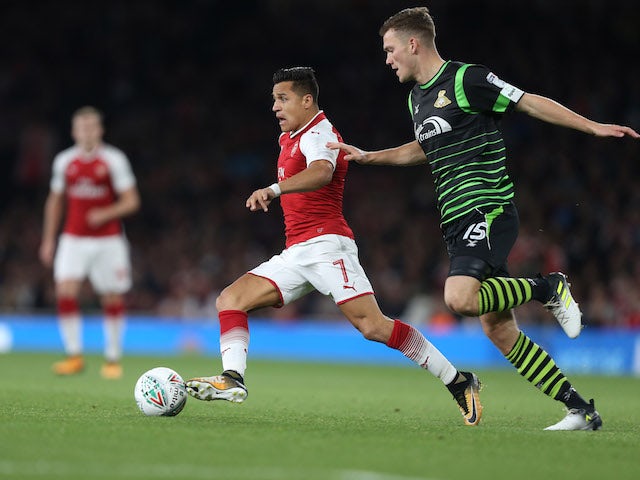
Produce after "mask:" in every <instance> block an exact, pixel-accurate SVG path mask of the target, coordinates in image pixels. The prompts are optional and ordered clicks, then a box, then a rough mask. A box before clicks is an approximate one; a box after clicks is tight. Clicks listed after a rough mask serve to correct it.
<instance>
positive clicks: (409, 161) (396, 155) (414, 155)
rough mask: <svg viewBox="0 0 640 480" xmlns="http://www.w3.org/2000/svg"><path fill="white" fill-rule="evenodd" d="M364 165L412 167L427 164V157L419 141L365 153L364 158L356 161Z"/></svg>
mask: <svg viewBox="0 0 640 480" xmlns="http://www.w3.org/2000/svg"><path fill="white" fill-rule="evenodd" d="M356 161H357V162H358V163H361V164H363V165H395V166H400V167H403V166H410V165H418V164H421V163H425V162H426V161H427V157H426V155H425V153H424V151H423V150H422V147H421V146H420V144H419V143H418V142H417V141H413V142H410V143H405V144H404V145H400V146H399V147H393V148H387V149H384V150H377V151H374V152H363V155H362V158H358V159H356Z"/></svg>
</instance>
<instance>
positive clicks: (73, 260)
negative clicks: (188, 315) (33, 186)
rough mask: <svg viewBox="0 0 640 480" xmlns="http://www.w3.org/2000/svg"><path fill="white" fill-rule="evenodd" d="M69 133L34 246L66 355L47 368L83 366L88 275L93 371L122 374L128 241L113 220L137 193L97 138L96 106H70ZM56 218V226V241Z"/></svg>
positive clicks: (122, 160) (119, 159) (131, 206)
mask: <svg viewBox="0 0 640 480" xmlns="http://www.w3.org/2000/svg"><path fill="white" fill-rule="evenodd" d="M71 134H72V137H73V139H74V140H75V145H73V146H72V147H70V148H68V149H66V150H64V151H62V152H60V153H59V154H58V155H57V156H56V158H55V159H54V162H53V175H52V178H51V186H50V192H49V195H48V197H47V200H46V203H45V208H44V224H43V231H42V243H41V246H40V259H41V261H42V262H43V264H44V265H45V266H47V267H51V266H53V271H54V280H55V288H56V299H57V308H58V316H59V325H60V332H61V336H62V341H63V345H64V349H65V353H66V355H67V357H66V358H65V359H64V360H62V361H60V362H57V363H55V364H54V365H53V371H54V372H55V373H57V374H59V375H73V374H76V373H79V372H81V371H82V370H83V369H84V359H83V356H82V353H83V344H82V319H81V313H80V308H79V305H78V295H79V293H80V289H81V286H82V283H83V282H84V280H85V279H87V278H88V279H89V281H90V282H91V285H92V287H93V289H94V290H95V292H96V293H97V294H98V295H99V296H100V301H101V304H102V308H103V311H104V332H105V351H104V354H105V363H104V365H103V366H102V370H101V374H102V376H103V377H105V378H109V379H116V378H120V377H121V376H122V366H121V364H120V358H121V356H122V329H123V324H124V316H125V304H124V298H123V294H124V293H126V292H127V291H128V290H129V289H130V287H131V265H130V259H129V246H128V243H127V240H126V238H125V235H124V231H123V227H122V223H121V219H122V218H123V217H125V216H127V215H130V214H132V213H134V212H135V211H137V210H138V208H139V206H140V197H139V194H138V189H137V187H136V179H135V176H134V175H133V172H132V170H131V165H130V164H129V160H128V159H127V157H126V156H125V155H124V153H122V152H121V151H120V150H118V149H117V148H115V147H113V146H111V145H108V144H105V143H103V141H102V137H103V134H104V129H103V125H102V114H101V113H100V112H99V111H98V110H97V109H95V108H94V107H83V108H81V109H79V110H77V111H76V112H75V113H74V114H73V116H72V129H71ZM65 213H66V215H65ZM63 217H65V221H64V227H63V230H62V234H61V235H60V237H59V240H58V241H57V242H56V240H57V236H58V232H59V229H60V226H61V224H62V220H63ZM56 243H57V245H56Z"/></svg>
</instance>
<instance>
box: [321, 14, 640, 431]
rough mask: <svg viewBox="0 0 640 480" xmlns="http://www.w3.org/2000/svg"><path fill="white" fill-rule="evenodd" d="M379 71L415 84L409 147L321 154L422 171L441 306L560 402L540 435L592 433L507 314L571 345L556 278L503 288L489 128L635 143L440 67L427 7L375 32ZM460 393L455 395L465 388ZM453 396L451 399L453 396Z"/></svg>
mask: <svg viewBox="0 0 640 480" xmlns="http://www.w3.org/2000/svg"><path fill="white" fill-rule="evenodd" d="M380 35H381V36H382V40H383V48H384V51H385V52H386V63H387V64H388V65H389V66H391V68H392V69H393V70H394V71H395V72H396V75H397V76H398V79H399V80H400V82H416V85H415V86H414V87H413V89H412V90H411V93H410V95H409V109H410V112H411V116H412V118H413V125H414V130H415V137H416V139H415V141H412V142H410V143H407V144H405V145H401V146H399V147H394V148H389V149H384V150H379V151H373V152H367V151H363V150H361V149H359V148H356V147H354V146H351V145H346V144H344V143H333V144H329V146H330V147H331V148H340V149H342V150H344V151H346V152H347V155H346V157H345V158H346V159H347V160H354V161H356V162H358V163H361V164H374V165H398V166H407V165H417V164H423V163H428V164H429V166H430V168H431V172H432V174H433V177H434V182H435V187H436V196H437V205H438V209H439V211H440V215H441V227H442V232H443V236H444V239H445V242H446V246H447V252H448V255H449V258H450V268H449V274H448V277H447V280H446V283H445V288H444V299H445V302H446V304H447V306H448V307H449V308H450V309H451V310H452V311H454V312H456V313H458V314H461V315H464V316H469V317H475V316H477V317H480V321H481V324H482V328H483V330H484V332H485V334H486V335H487V336H488V337H489V339H490V340H491V341H492V342H493V343H494V345H495V346H496V347H497V348H498V349H499V350H500V351H501V352H502V354H503V355H505V357H506V358H507V359H508V360H509V361H510V362H511V363H512V364H513V366H514V367H515V368H516V369H517V370H518V372H519V373H520V374H521V375H522V376H523V377H525V378H526V379H527V380H528V381H529V382H531V383H532V384H533V385H535V386H536V387H537V388H539V389H540V390H541V391H542V392H543V393H545V394H546V395H548V396H550V397H551V398H553V399H555V400H558V401H561V402H563V403H564V404H565V405H566V407H567V409H568V413H567V415H566V416H565V417H564V418H563V419H562V420H561V421H560V422H558V423H556V424H554V425H551V426H550V427H547V430H598V429H599V428H600V427H601V426H602V419H601V418H600V415H599V414H598V412H597V411H596V409H595V406H594V402H593V400H591V401H589V402H587V401H585V400H584V399H583V398H582V397H581V396H580V395H579V394H578V393H577V392H576V390H575V389H574V388H573V387H572V386H571V383H570V382H569V380H568V379H567V378H566V377H565V376H564V375H563V374H562V372H561V371H560V369H559V368H558V367H557V366H556V364H555V362H554V361H553V359H552V358H551V357H550V356H549V354H548V353H547V352H545V351H544V350H543V349H542V348H541V347H540V346H539V345H537V344H536V343H534V342H533V341H532V340H531V339H530V338H529V337H528V336H527V335H525V334H524V333H523V332H522V331H521V330H520V329H519V328H518V325H517V323H516V320H515V317H514V315H513V312H512V309H513V308H514V307H517V306H518V305H522V304H523V303H526V302H530V301H532V300H537V301H539V302H541V303H543V304H544V306H545V307H546V308H547V309H549V310H550V311H551V313H552V314H553V315H554V316H555V318H556V319H557V320H558V322H559V323H560V325H561V326H562V328H563V330H564V331H565V333H566V334H567V335H568V336H569V337H571V338H575V337H577V336H578V335H579V334H580V331H581V329H582V321H581V317H582V314H581V312H580V309H579V308H578V304H577V303H576V302H575V301H574V300H573V298H572V296H571V292H570V291H569V284H568V282H567V278H566V276H565V275H564V274H563V273H561V272H554V273H550V274H548V275H546V276H544V277H537V278H511V277H510V276H509V273H508V271H507V256H508V255H509V252H510V250H511V248H512V247H513V244H514V243H515V241H516V238H517V235H518V226H519V221H518V213H517V210H516V208H515V206H514V204H513V197H514V187H513V183H512V181H511V179H510V178H509V176H508V175H507V171H506V168H505V161H506V150H505V145H504V140H503V138H502V133H501V132H500V130H499V129H498V125H497V119H498V118H499V117H500V116H501V115H502V114H504V113H506V112H508V111H510V110H513V109H515V110H518V111H522V112H525V113H527V114H528V115H530V116H532V117H535V118H538V119H540V120H543V121H545V122H549V123H553V124H556V125H560V126H563V127H568V128H573V129H575V130H580V131H582V132H585V133H589V134H591V135H595V136H598V137H624V136H630V137H633V138H640V135H638V133H637V132H635V131H634V130H633V129H631V128H629V127H624V126H620V125H611V124H602V123H597V122H594V121H592V120H589V119H587V118H585V117H582V116H580V115H578V114H577V113H575V112H573V111H571V110H569V109H568V108H566V107H564V106H562V105H560V104H559V103H557V102H555V101H553V100H551V99H549V98H546V97H542V96H539V95H534V94H530V93H525V92H523V91H522V90H520V89H518V88H516V87H514V86H512V85H510V84H508V83H506V82H504V81H502V80H501V79H499V78H498V77H497V76H496V75H494V74H493V73H492V72H491V71H490V70H489V69H487V68H486V67H484V66H481V65H472V64H465V63H460V62H454V61H445V60H444V59H443V58H442V57H441V56H440V55H439V53H438V51H437V49H436V45H435V26H434V23H433V19H432V18H431V15H430V14H429V10H428V9H427V8H426V7H417V8H409V9H405V10H402V11H400V12H398V13H397V14H395V15H393V16H392V17H390V18H389V19H387V20H386V21H385V22H384V24H383V25H382V27H381V29H380ZM463 386H464V383H462V384H459V385H458V388H463ZM452 393H453V394H454V395H455V394H456V393H458V394H459V392H454V391H452Z"/></svg>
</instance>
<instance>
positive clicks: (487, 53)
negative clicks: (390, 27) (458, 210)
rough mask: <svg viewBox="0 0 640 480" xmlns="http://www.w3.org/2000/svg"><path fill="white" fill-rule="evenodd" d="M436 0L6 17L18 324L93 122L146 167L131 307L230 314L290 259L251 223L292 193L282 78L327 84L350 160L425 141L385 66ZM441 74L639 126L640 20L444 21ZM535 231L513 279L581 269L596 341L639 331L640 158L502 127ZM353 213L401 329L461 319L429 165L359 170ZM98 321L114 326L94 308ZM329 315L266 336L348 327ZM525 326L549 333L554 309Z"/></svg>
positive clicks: (3, 94)
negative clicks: (82, 120) (253, 200)
mask: <svg viewBox="0 0 640 480" xmlns="http://www.w3.org/2000/svg"><path fill="white" fill-rule="evenodd" d="M417 4H424V3H423V2H412V3H407V2H402V1H387V0H384V1H366V0H345V1H339V0H325V1H322V2H319V1H306V2H299V1H298V2H296V1H294V0H268V1H255V2H254V1H248V2H241V4H240V3H238V4H237V5H236V6H230V4H229V2H221V1H204V0H201V1H184V2H173V1H151V0H141V1H135V2H129V1H124V0H114V1H110V2H73V1H68V0H62V1H60V2H45V1H31V0H28V1H22V2H17V1H15V2H14V1H9V2H3V4H2V7H0V10H1V11H2V13H1V15H0V39H1V44H2V49H3V51H4V53H3V61H2V62H1V64H0V112H1V114H0V159H1V161H2V165H3V170H4V171H5V174H4V175H3V177H4V178H3V179H2V180H0V182H2V185H1V191H0V196H1V203H0V306H1V307H2V309H3V310H4V311H21V312H33V311H42V312H44V311H53V310H54V308H55V302H54V299H53V291H52V279H51V276H52V273H51V271H48V270H45V269H44V268H43V267H42V266H41V265H40V263H39V261H38V257H37V251H38V246H39V242H40V228H41V221H42V207H43V203H44V199H45V196H46V194H47V191H48V182H49V175H50V167H51V161H52V159H53V156H54V155H55V153H56V152H57V151H59V150H60V149H62V148H66V147H67V146H69V145H70V143H71V139H70V137H69V121H70V115H71V113H72V112H73V111H74V110H75V109H76V108H78V107H80V106H82V105H85V104H91V105H95V106H97V107H98V108H100V109H102V110H103V111H104V112H105V114H106V127H107V135H106V138H107V141H108V142H109V143H112V144H114V145H116V146H118V147H119V148H121V149H122V150H124V151H125V152H126V153H127V155H128V156H129V158H130V160H131V162H132V165H133V168H134V171H135V173H136V176H137V178H138V183H139V188H140V191H141V196H142V211H141V213H139V214H137V215H136V216H134V217H132V218H129V219H127V220H126V222H125V224H126V229H127V235H128V238H129V240H130V243H131V246H132V252H133V254H132V257H133V262H134V270H135V273H134V274H135V285H134V288H133V290H132V292H131V294H130V295H129V308H130V310H131V311H133V312H137V313H151V314H157V315H160V316H162V317H178V318H184V319H185V320H186V321H188V320H189V319H192V318H198V317H203V316H206V317H210V318H214V316H215V306H214V300H215V296H216V293H217V292H218V291H219V290H220V289H221V288H223V287H224V286H225V285H227V284H228V283H229V282H231V281H233V280H234V279H235V278H236V277H237V276H238V275H240V274H242V273H244V272H245V271H246V270H248V269H249V268H251V267H253V266H254V265H256V264H258V263H259V262H261V261H263V260H265V259H267V258H269V256H271V255H272V254H274V253H277V252H279V251H280V250H281V249H282V248H283V244H284V238H283V224H282V219H281V216H280V211H279V207H277V208H273V209H271V210H270V212H269V213H268V214H264V213H250V212H248V211H247V210H246V208H245V206H244V204H245V200H246V198H247V197H248V195H249V194H250V193H251V192H252V191H253V190H254V189H255V188H258V187H262V186H265V185H268V184H270V183H272V182H273V179H274V178H275V160H276V158H277V153H278V152H277V143H276V139H277V135H278V133H279V132H278V128H277V124H276V122H275V121H274V119H273V115H272V113H271V111H270V108H271V98H270V92H271V75H272V73H273V72H274V71H275V70H276V69H277V68H280V67H283V66H294V65H311V66H313V67H314V68H315V69H316V72H317V75H318V78H319V81H320V92H321V93H320V105H321V107H322V108H324V109H325V111H326V112H327V114H328V116H329V118H330V119H331V120H332V121H333V123H334V124H335V125H336V126H337V128H338V129H339V130H340V131H341V133H342V134H343V136H344V138H345V140H346V141H347V142H349V143H353V144H355V145H358V146H361V147H363V148H376V147H385V146H393V145H397V144H400V143H404V142H406V141H409V140H411V135H412V133H411V123H410V118H409V115H408V112H407V111H406V95H407V92H408V90H409V86H408V85H400V84H399V83H398V82H397V80H396V77H395V75H394V74H393V73H392V72H391V71H390V70H389V68H388V67H387V66H386V65H385V64H384V55H383V53H382V50H381V42H380V39H379V37H378V33H377V31H378V27H379V26H380V24H381V23H382V21H383V20H384V19H386V18H387V17H388V16H389V15H391V14H393V13H395V12H396V11H397V10H399V9H400V8H403V7H406V6H415V5H417ZM426 4H427V5H428V6H429V7H430V9H431V12H432V14H433V16H434V18H435V21H436V28H437V33H438V46H439V50H440V53H441V55H442V56H443V57H444V58H450V59H455V60H463V61H467V62H473V63H483V64H485V65H488V66H490V67H491V68H492V69H493V71H494V72H495V73H496V74H497V75H499V76H501V77H502V78H504V79H505V80H507V81H509V82H510V83H513V84H514V85H516V86H518V87H520V88H522V89H524V90H525V91H531V92H535V93H540V94H542V95H546V96H550V97H551V98H554V99H556V100H558V101H560V102H561V103H563V104H565V105H567V106H569V107H570V108H572V109H574V110H576V111H578V112H579V113H582V114H584V115H585V116H588V117H590V118H593V119H594V120H598V121H606V122H612V123H620V124H625V125H629V126H632V127H633V128H635V129H636V130H637V129H638V128H639V127H640V88H638V78H640V71H639V70H640V65H639V64H638V62H637V61H634V60H632V59H633V58H636V56H637V48H638V46H639V45H640V30H639V29H638V25H640V13H639V12H638V8H637V6H636V5H635V2H631V1H629V2H625V1H617V2H605V1H595V0H592V1H586V2H585V1H567V2H552V1H548V0H537V1H531V2H507V1H506V0H505V1H502V0H497V1H493V2H490V4H486V3H485V2H472V1H463V0H459V1H455V0H454V1H444V0H442V1H433V2H427V3H426ZM503 128H504V130H505V132H506V135H505V137H506V141H507V147H508V149H509V161H508V168H509V172H510V174H511V176H512V178H513V179H514V182H515V184H516V195H517V196H516V203H517V205H518V207H519V210H520V216H521V233H520V238H519V240H518V243H517V245H516V247H515V248H514V250H513V253H512V256H511V258H510V265H511V271H512V274H517V275H536V274H537V273H545V272H549V271H554V270H558V269H560V270H563V271H565V272H567V273H568V274H569V275H570V278H571V280H572V284H573V290H574V296H575V297H576V299H577V300H578V301H579V302H580V304H581V307H582V308H583V311H584V313H585V320H586V323H588V324H591V325H600V326H611V327H613V326H631V327H635V328H640V254H639V253H638V252H639V250H640V175H639V173H640V172H639V171H640V166H639V163H640V162H638V155H639V152H640V145H639V144H638V142H633V141H632V140H629V139H623V140H613V139H612V140H603V139H595V138H591V137H588V136H586V135H583V134H579V133H577V132H572V131H567V130H563V129H560V128H558V127H552V126H549V125H544V124H541V123H540V122H536V121H534V120H533V119H531V118H528V117H526V116H524V115H521V114H517V113H514V114H511V115H510V116H508V117H507V118H505V120H504V122H503ZM345 195H346V197H345V215H346V217H347V220H348V221H349V222H350V224H351V226H352V228H353V230H354V232H355V234H356V240H357V242H358V245H359V247H360V256H361V261H362V264H363V266H364V267H365V269H366V270H367V272H368V274H369V276H370V278H371V280H372V283H373V285H374V287H375V289H376V292H377V296H378V299H379V302H380V304H381V307H382V309H383V310H384V311H385V312H387V313H388V314H393V315H403V317H404V318H405V319H406V320H408V321H412V322H415V323H421V324H426V323H431V324H437V325H443V326H444V327H446V326H447V325H450V324H452V323H455V322H462V321H471V320H470V319H457V318H454V317H452V316H451V315H450V314H449V313H447V311H446V309H445V308H444V306H443V304H442V301H441V297H442V290H443V282H444V279H445V275H446V270H447V267H448V262H447V259H446V254H445V249H444V244H443V241H442V239H441V235H440V231H439V227H438V217H437V213H436V211H435V207H434V194H433V185H432V180H431V177H430V173H429V171H428V167H426V166H420V167H410V168H405V169H400V168H396V169H393V168H391V167H363V166H358V165H352V166H351V168H350V173H349V176H348V177H347V185H346V189H345ZM83 301H84V303H85V308H91V307H92V306H97V305H96V304H95V299H94V297H93V295H92V294H91V292H90V290H88V289H87V291H86V293H85V296H84V300H83ZM337 313H338V311H337V309H336V308H335V306H334V305H333V304H332V302H331V301H330V300H329V299H326V298H324V297H322V296H320V295H317V294H314V295H310V296H309V297H308V298H306V299H304V300H303V301H300V302H298V303H297V304H295V305H292V306H288V307H285V308H283V309H277V310H276V309H270V310H268V311H264V312H260V314H261V315H262V316H265V317H274V318H277V319H279V320H281V321H289V320H293V319H296V318H300V317H301V316H305V317H317V318H322V319H332V318H337V317H336V315H337ZM517 314H518V318H519V320H520V322H521V323H523V324H525V325H526V324H538V323H545V322H551V321H552V319H551V318H550V315H548V314H547V313H546V312H545V311H544V310H543V309H542V307H540V306H539V305H528V306H526V307H521V308H519V309H518V310H517Z"/></svg>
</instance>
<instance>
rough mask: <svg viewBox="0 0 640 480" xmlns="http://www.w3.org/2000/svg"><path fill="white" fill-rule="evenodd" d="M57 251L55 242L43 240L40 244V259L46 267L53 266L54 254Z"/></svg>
mask: <svg viewBox="0 0 640 480" xmlns="http://www.w3.org/2000/svg"><path fill="white" fill-rule="evenodd" d="M55 251H56V244H55V242H52V241H47V240H43V242H42V244H41V245H40V250H39V252H38V255H39V257H40V261H41V262H42V264H43V265H44V266H45V267H47V268H51V266H53V254H54V252H55Z"/></svg>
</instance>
